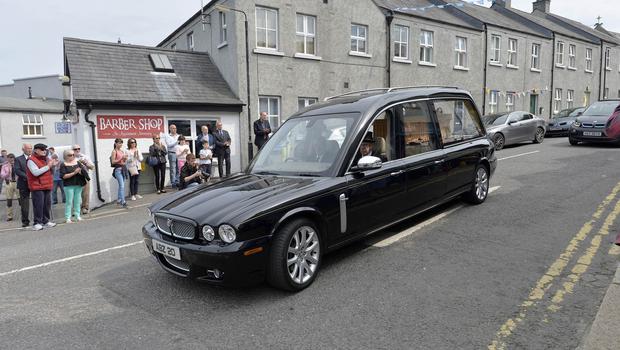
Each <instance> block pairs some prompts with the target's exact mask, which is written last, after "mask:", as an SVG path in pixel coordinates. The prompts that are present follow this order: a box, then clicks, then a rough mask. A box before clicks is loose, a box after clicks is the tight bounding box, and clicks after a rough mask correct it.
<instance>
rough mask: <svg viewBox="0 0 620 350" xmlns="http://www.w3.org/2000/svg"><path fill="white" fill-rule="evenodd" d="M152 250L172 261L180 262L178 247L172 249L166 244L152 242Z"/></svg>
mask: <svg viewBox="0 0 620 350" xmlns="http://www.w3.org/2000/svg"><path fill="white" fill-rule="evenodd" d="M153 250H154V251H156V252H158V253H160V254H163V255H165V256H169V257H171V258H173V259H177V260H181V251H180V250H179V248H178V247H173V246H171V245H168V244H166V243H163V242H160V241H156V240H153Z"/></svg>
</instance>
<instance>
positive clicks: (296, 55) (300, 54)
mask: <svg viewBox="0 0 620 350" xmlns="http://www.w3.org/2000/svg"><path fill="white" fill-rule="evenodd" d="M293 57H295V58H303V59H305V60H315V61H320V60H322V59H323V58H321V56H315V55H308V54H305V53H299V52H298V53H296V54H295V55H294V56H293Z"/></svg>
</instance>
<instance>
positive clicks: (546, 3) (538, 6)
mask: <svg viewBox="0 0 620 350" xmlns="http://www.w3.org/2000/svg"><path fill="white" fill-rule="evenodd" d="M533 7H534V11H536V10H539V11H542V12H544V13H549V7H551V0H536V1H534V4H533Z"/></svg>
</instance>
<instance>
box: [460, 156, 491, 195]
mask: <svg viewBox="0 0 620 350" xmlns="http://www.w3.org/2000/svg"><path fill="white" fill-rule="evenodd" d="M488 195H489V170H487V167H485V166H484V165H478V167H477V168H476V173H475V177H474V183H473V184H472V186H471V189H470V190H469V192H467V193H466V194H465V200H466V201H467V202H469V203H472V204H480V203H482V202H484V201H485V200H486V199H487V196H488Z"/></svg>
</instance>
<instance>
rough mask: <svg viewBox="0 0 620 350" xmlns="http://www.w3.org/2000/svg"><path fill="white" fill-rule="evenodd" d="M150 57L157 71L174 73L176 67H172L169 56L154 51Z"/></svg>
mask: <svg viewBox="0 0 620 350" xmlns="http://www.w3.org/2000/svg"><path fill="white" fill-rule="evenodd" d="M149 58H150V59H151V64H152V65H153V70H154V71H155V72H167V73H174V68H172V65H171V64H170V60H169V59H168V56H166V55H162V54H158V53H152V54H149Z"/></svg>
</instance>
